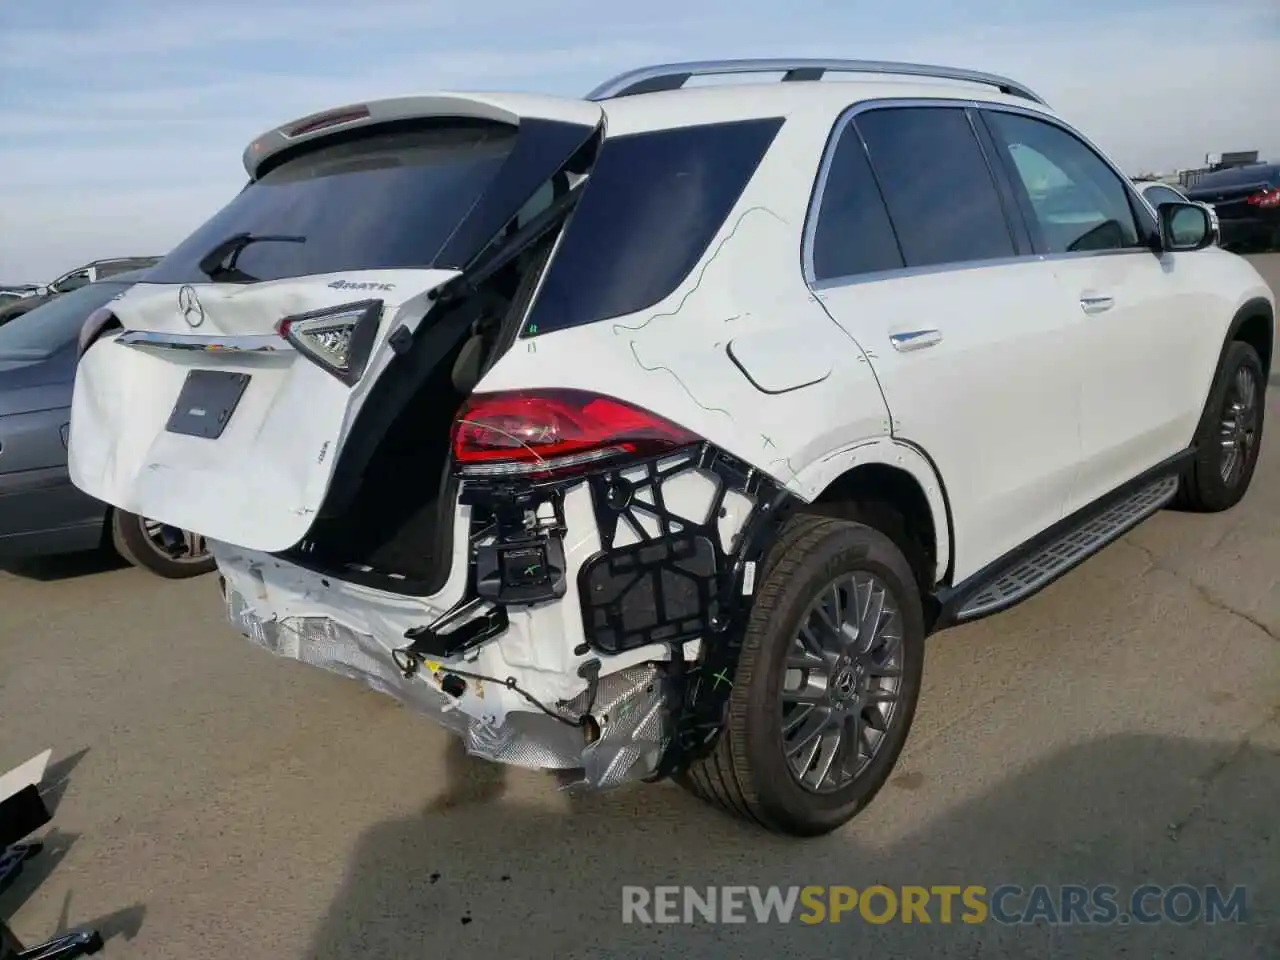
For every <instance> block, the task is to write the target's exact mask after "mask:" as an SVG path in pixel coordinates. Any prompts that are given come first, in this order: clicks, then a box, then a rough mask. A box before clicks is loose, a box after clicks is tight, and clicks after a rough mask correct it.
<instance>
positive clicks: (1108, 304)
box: [1080, 293, 1116, 313]
mask: <svg viewBox="0 0 1280 960" xmlns="http://www.w3.org/2000/svg"><path fill="white" fill-rule="evenodd" d="M1115 304H1116V302H1115V300H1113V299H1112V298H1111V297H1106V296H1103V295H1102V294H1099V293H1086V294H1084V295H1082V296H1081V297H1080V309H1081V310H1083V311H1084V312H1085V313H1102V312H1104V311H1106V310H1110V309H1111V308H1112V307H1114V306H1115Z"/></svg>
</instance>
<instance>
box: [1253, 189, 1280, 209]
mask: <svg viewBox="0 0 1280 960" xmlns="http://www.w3.org/2000/svg"><path fill="white" fill-rule="evenodd" d="M1245 203H1247V204H1249V206H1251V207H1262V209H1264V210H1270V209H1271V208H1272V207H1280V189H1275V190H1263V191H1262V192H1261V193H1255V194H1254V195H1253V196H1251V197H1249V198H1248V199H1247V200H1246V201H1245Z"/></svg>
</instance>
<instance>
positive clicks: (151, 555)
mask: <svg viewBox="0 0 1280 960" xmlns="http://www.w3.org/2000/svg"><path fill="white" fill-rule="evenodd" d="M145 523H146V520H145V519H144V518H143V517H140V516H138V515H137V514H136V513H128V512H126V511H124V510H113V511H112V513H111V545H112V546H113V547H114V548H115V551H116V553H118V554H120V556H122V557H123V558H124V559H125V560H127V561H128V562H129V563H131V564H132V565H133V566H135V567H141V568H142V569H143V570H149V571H151V572H152V573H154V574H156V575H157V576H161V577H164V578H165V579H166V580H185V579H186V578H188V577H199V576H202V575H204V574H206V573H211V572H212V571H213V570H214V569H216V568H217V562H216V561H215V560H214V559H213V557H212V555H210V554H209V553H208V551H205V552H203V553H201V554H199V555H198V556H195V557H182V558H178V557H175V556H171V555H170V554H168V553H166V552H165V551H164V550H163V549H162V548H161V547H160V545H159V544H157V543H155V542H154V541H153V540H152V539H151V538H150V537H149V536H148V535H147V531H146V528H145V526H144V524H145Z"/></svg>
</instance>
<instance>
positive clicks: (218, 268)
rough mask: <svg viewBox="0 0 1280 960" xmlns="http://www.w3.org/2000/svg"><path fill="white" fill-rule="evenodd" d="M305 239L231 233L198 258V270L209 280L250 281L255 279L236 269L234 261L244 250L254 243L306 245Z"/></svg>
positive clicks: (269, 234)
mask: <svg viewBox="0 0 1280 960" xmlns="http://www.w3.org/2000/svg"><path fill="white" fill-rule="evenodd" d="M306 242H307V238H306V237H299V236H294V235H291V234H287V233H233V234H232V235H231V236H229V237H227V238H226V239H225V240H223V241H221V242H220V243H218V244H216V245H215V246H214V247H213V248H212V249H211V250H210V251H209V252H208V253H206V254H205V255H204V256H203V257H201V258H200V263H199V267H200V270H201V271H202V272H203V273H204V274H205V276H207V277H208V278H209V279H210V280H218V279H224V280H229V279H232V276H231V275H233V274H234V275H235V279H239V280H245V281H252V280H254V279H256V278H254V277H251V276H249V274H247V273H244V272H243V271H240V270H237V269H236V261H237V260H239V259H240V254H242V253H244V251H245V248H246V247H249V246H251V245H253V244H255V243H306Z"/></svg>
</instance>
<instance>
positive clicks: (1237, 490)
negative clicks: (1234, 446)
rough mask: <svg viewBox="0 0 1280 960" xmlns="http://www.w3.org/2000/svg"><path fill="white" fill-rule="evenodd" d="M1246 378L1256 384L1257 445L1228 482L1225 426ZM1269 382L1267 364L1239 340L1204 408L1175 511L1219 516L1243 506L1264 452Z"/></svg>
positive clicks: (1254, 434) (1254, 442)
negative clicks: (1241, 384) (1224, 438)
mask: <svg viewBox="0 0 1280 960" xmlns="http://www.w3.org/2000/svg"><path fill="white" fill-rule="evenodd" d="M1242 371H1244V372H1245V373H1244V374H1243V375H1245V376H1248V377H1250V378H1251V380H1252V383H1253V398H1252V405H1253V406H1252V414H1253V415H1254V416H1255V417H1256V419H1255V420H1254V421H1253V426H1252V441H1251V442H1250V443H1249V444H1248V446H1247V447H1246V449H1245V450H1244V451H1243V452H1242V454H1241V456H1240V459H1241V463H1240V467H1239V469H1238V470H1236V471H1233V473H1232V474H1231V476H1230V479H1229V480H1228V479H1226V478H1224V477H1223V466H1224V464H1225V463H1226V460H1227V457H1228V456H1229V451H1228V450H1227V448H1226V447H1224V446H1223V421H1224V419H1226V417H1227V415H1228V413H1229V411H1230V409H1231V405H1232V403H1234V402H1236V401H1237V397H1236V394H1237V385H1238V380H1239V378H1240V377H1241V376H1242ZM1266 390H1267V381H1266V377H1265V376H1264V375H1263V371H1262V361H1261V360H1260V359H1258V353H1257V351H1256V350H1254V349H1253V347H1251V346H1249V344H1247V343H1242V342H1241V341H1239V340H1236V341H1233V342H1232V343H1231V344H1229V345H1228V347H1227V351H1226V354H1225V356H1224V357H1223V359H1222V366H1221V367H1220V368H1219V369H1218V372H1217V374H1216V375H1215V376H1214V380H1213V386H1212V388H1211V389H1210V390H1209V399H1208V401H1207V402H1206V403H1205V409H1204V414H1203V415H1202V416H1201V418H1200V425H1199V426H1198V427H1197V428H1196V436H1195V448H1196V452H1195V458H1194V459H1193V460H1192V461H1191V463H1190V464H1188V466H1187V468H1186V469H1185V470H1184V471H1183V473H1182V477H1181V479H1180V482H1179V484H1178V494H1177V497H1176V498H1175V500H1174V506H1175V507H1176V508H1177V509H1180V510H1187V511H1191V512H1194V513H1218V512H1220V511H1222V510H1228V509H1230V508H1231V507H1234V506H1235V505H1236V504H1237V503H1239V502H1240V499H1241V498H1242V497H1243V496H1244V495H1245V493H1246V492H1247V491H1248V489H1249V484H1250V482H1251V481H1252V480H1253V472H1254V469H1255V468H1256V467H1257V465H1258V454H1259V452H1260V451H1261V449H1262V426H1263V420H1264V418H1265V415H1266V410H1267V402H1266Z"/></svg>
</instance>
